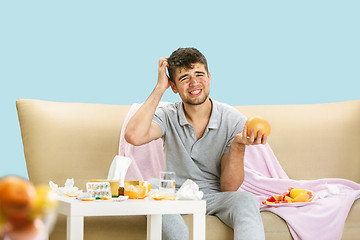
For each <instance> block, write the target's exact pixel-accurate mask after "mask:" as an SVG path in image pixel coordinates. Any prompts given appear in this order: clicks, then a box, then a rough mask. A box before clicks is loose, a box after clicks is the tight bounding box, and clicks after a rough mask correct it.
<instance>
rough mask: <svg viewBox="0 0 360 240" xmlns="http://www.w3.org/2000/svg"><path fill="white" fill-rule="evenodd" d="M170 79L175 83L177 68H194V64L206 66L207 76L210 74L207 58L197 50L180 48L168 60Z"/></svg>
mask: <svg viewBox="0 0 360 240" xmlns="http://www.w3.org/2000/svg"><path fill="white" fill-rule="evenodd" d="M168 63H169V68H168V70H169V75H170V76H169V77H170V80H171V81H173V82H175V79H174V76H175V71H176V69H177V68H180V69H181V68H186V69H191V68H193V64H195V63H202V64H204V66H205V70H206V74H207V73H208V65H207V61H206V58H205V56H204V55H203V54H202V53H201V52H200V51H199V50H197V49H196V48H178V49H177V50H175V51H174V52H173V53H172V54H171V55H170V57H169V58H168Z"/></svg>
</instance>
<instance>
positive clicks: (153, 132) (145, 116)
mask: <svg viewBox="0 0 360 240" xmlns="http://www.w3.org/2000/svg"><path fill="white" fill-rule="evenodd" d="M168 66H169V65H168V62H167V58H160V60H159V68H158V82H157V84H156V87H155V88H154V90H153V92H152V93H151V94H150V96H149V97H148V99H146V101H145V102H144V104H143V105H142V106H141V107H140V109H139V110H138V111H137V112H136V113H135V114H134V116H133V117H132V118H131V119H130V120H129V122H128V124H127V126H126V128H125V140H126V141H127V142H128V143H130V144H133V145H135V146H139V145H142V144H145V143H148V142H151V141H152V140H155V139H158V138H160V137H161V135H162V130H161V128H160V126H159V125H158V124H156V123H154V122H153V121H152V119H153V117H154V114H155V110H156V107H157V106H158V104H159V102H160V100H161V97H162V96H163V95H164V93H165V91H166V89H168V88H169V86H170V84H169V78H168V76H167V74H166V67H168Z"/></svg>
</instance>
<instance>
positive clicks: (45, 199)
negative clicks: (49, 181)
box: [31, 184, 58, 219]
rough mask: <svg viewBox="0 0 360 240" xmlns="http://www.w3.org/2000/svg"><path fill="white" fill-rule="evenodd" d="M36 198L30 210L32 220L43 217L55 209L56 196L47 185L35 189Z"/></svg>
mask: <svg viewBox="0 0 360 240" xmlns="http://www.w3.org/2000/svg"><path fill="white" fill-rule="evenodd" d="M35 189H36V196H35V198H34V201H33V204H32V210H31V216H32V218H33V219H35V218H37V217H43V216H45V215H46V214H47V213H49V212H50V211H52V210H53V209H54V208H55V207H57V204H58V200H57V195H56V193H55V192H54V191H52V190H51V188H50V187H49V186H48V185H45V184H42V185H38V186H36V187H35Z"/></svg>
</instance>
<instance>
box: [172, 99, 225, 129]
mask: <svg viewBox="0 0 360 240" xmlns="http://www.w3.org/2000/svg"><path fill="white" fill-rule="evenodd" d="M210 101H211V102H212V111H211V116H210V120H209V123H208V126H207V127H208V128H212V129H216V128H218V118H219V117H220V116H219V109H218V104H217V102H216V101H213V100H212V99H211V98H210ZM179 105H180V106H179V108H178V114H179V123H180V125H181V126H185V125H190V123H189V122H188V120H187V119H186V117H185V111H184V104H183V103H182V102H179Z"/></svg>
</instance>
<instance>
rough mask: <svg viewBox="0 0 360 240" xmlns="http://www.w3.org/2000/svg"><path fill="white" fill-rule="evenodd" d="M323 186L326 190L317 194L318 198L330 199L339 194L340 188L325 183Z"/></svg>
mask: <svg viewBox="0 0 360 240" xmlns="http://www.w3.org/2000/svg"><path fill="white" fill-rule="evenodd" d="M325 186H326V187H327V189H326V190H323V191H320V192H318V193H317V196H319V198H326V197H331V196H334V195H338V194H339V193H340V192H341V188H340V187H339V186H338V185H337V184H328V183H327V182H326V183H325Z"/></svg>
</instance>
